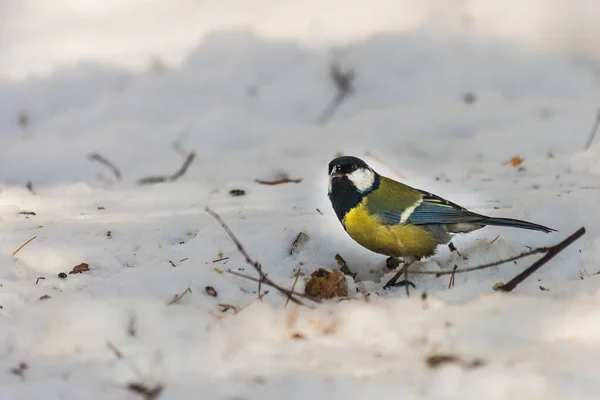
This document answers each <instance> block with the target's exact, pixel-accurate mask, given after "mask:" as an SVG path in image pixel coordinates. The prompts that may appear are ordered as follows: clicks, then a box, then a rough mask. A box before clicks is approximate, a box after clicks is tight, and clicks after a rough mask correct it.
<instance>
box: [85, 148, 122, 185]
mask: <svg viewBox="0 0 600 400" xmlns="http://www.w3.org/2000/svg"><path fill="white" fill-rule="evenodd" d="M88 158H89V159H90V160H92V161H98V162H99V163H100V164H102V165H104V166H106V167H107V168H108V169H110V170H111V171H112V173H113V174H114V175H115V178H117V180H118V181H121V180H122V179H123V176H122V175H121V171H120V170H119V168H117V167H115V164H113V163H112V162H110V161H108V160H107V159H106V158H105V157H103V156H102V155H100V154H98V153H90V154H89V155H88Z"/></svg>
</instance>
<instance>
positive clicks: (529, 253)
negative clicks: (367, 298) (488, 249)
mask: <svg viewBox="0 0 600 400" xmlns="http://www.w3.org/2000/svg"><path fill="white" fill-rule="evenodd" d="M549 250H550V247H538V248H536V249H533V250H530V251H526V252H525V253H521V254H519V255H518V256H514V257H510V258H505V259H504V260H499V261H494V262H491V263H488V264H483V265H478V266H476V267H469V268H461V269H457V270H452V271H412V272H411V274H417V275H435V277H436V278H439V277H440V276H444V275H452V274H462V273H465V272H471V271H477V270H480V269H487V268H492V267H496V266H498V265H501V264H505V263H508V262H511V261H516V260H520V259H521V258H525V257H529V256H532V255H534V254H540V253H547V252H548V251H549Z"/></svg>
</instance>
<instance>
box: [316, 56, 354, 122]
mask: <svg viewBox="0 0 600 400" xmlns="http://www.w3.org/2000/svg"><path fill="white" fill-rule="evenodd" d="M329 76H330V77H331V80H332V81H333V83H334V85H335V87H336V89H337V94H336V96H335V97H334V98H333V100H331V102H330V103H329V104H328V105H327V107H325V109H323V111H322V112H321V114H320V115H319V118H317V124H319V125H321V124H325V123H327V121H329V119H330V118H331V117H332V116H333V114H334V113H335V112H336V111H337V109H338V108H339V107H340V105H342V103H343V102H344V100H346V98H347V97H348V96H349V95H350V94H351V93H352V90H353V89H352V81H353V80H354V71H353V70H352V69H348V70H346V71H342V68H341V67H340V65H339V64H338V63H333V64H332V65H331V67H330V69H329Z"/></svg>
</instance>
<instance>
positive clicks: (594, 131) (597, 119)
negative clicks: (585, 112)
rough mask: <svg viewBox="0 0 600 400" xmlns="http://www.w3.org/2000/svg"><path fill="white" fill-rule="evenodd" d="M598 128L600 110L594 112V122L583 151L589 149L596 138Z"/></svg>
mask: <svg viewBox="0 0 600 400" xmlns="http://www.w3.org/2000/svg"><path fill="white" fill-rule="evenodd" d="M598 128H600V110H598V111H596V119H595V120H594V124H593V125H592V130H591V131H590V136H589V138H588V141H587V143H586V144H585V149H586V150H587V149H589V148H590V146H591V145H592V142H593V141H594V138H595V137H596V133H597V132H598Z"/></svg>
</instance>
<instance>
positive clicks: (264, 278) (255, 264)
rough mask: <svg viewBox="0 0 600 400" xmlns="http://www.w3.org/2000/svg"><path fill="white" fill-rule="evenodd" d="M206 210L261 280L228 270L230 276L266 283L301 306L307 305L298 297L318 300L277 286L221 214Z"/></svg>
mask: <svg viewBox="0 0 600 400" xmlns="http://www.w3.org/2000/svg"><path fill="white" fill-rule="evenodd" d="M205 210H206V212H207V213H209V214H210V215H212V216H213V217H214V218H215V219H216V220H217V222H218V223H219V224H220V225H221V227H223V229H224V230H225V232H226V233H227V235H229V237H230V238H231V240H232V241H233V243H234V244H235V245H236V247H237V249H238V251H239V252H240V254H242V256H244V258H245V260H246V263H247V264H248V265H250V266H251V267H252V268H254V269H255V270H256V272H258V274H259V278H258V279H256V278H253V277H251V276H247V275H243V274H240V273H238V272H235V271H231V270H228V271H227V272H229V273H230V274H233V275H238V276H241V277H243V278H246V279H249V280H253V281H256V282H258V283H259V284H262V283H264V284H265V285H268V286H271V287H272V288H274V289H275V290H277V291H278V292H280V293H281V294H283V295H285V296H288V297H289V299H290V301H292V302H293V303H296V304H299V305H306V304H304V303H303V302H302V301H301V300H300V299H298V298H297V297H296V296H298V297H304V298H308V299H310V300H313V301H317V300H316V299H313V298H311V297H310V296H306V295H301V294H300V293H294V292H292V291H291V290H289V289H285V288H283V287H281V286H279V285H278V284H276V283H275V282H273V281H272V280H271V279H270V278H268V277H267V275H266V274H265V273H264V272H263V271H262V266H261V264H260V263H259V262H257V261H254V260H253V259H252V258H250V255H249V254H248V252H246V250H245V249H244V246H242V243H241V242H240V241H239V240H238V238H237V237H236V236H235V235H234V233H233V232H232V231H231V229H230V228H229V227H228V226H227V224H226V223H225V222H224V221H223V219H222V218H221V217H220V216H219V214H217V213H216V212H214V211H213V210H211V209H210V208H208V207H206V208H205ZM259 295H260V293H259ZM317 302H318V301H317Z"/></svg>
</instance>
